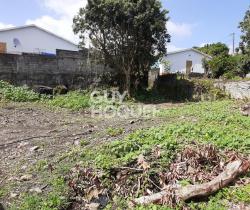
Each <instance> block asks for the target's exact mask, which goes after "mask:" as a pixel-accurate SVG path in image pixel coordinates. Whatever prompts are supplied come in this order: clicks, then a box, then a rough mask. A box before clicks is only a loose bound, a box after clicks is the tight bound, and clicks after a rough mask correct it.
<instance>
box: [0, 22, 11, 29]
mask: <svg viewBox="0 0 250 210" xmlns="http://www.w3.org/2000/svg"><path fill="white" fill-rule="evenodd" d="M11 27H14V25H12V24H5V23H1V22H0V29H4V28H11Z"/></svg>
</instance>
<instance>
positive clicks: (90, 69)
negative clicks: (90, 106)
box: [0, 50, 115, 89]
mask: <svg viewBox="0 0 250 210" xmlns="http://www.w3.org/2000/svg"><path fill="white" fill-rule="evenodd" d="M109 75H115V73H114V72H113V70H112V69H110V68H108V67H105V66H104V65H100V64H95V63H90V62H89V61H88V56H87V52H86V51H85V52H74V51H64V50H58V51H57V55H56V56H47V55H38V54H23V55H17V54H0V80H4V81H8V82H10V83H12V84H15V85H18V86H19V85H20V86H21V85H28V86H31V87H32V86H36V85H44V86H50V87H55V86H57V85H66V86H67V87H69V88H70V89H78V88H84V89H85V88H89V87H91V86H100V85H106V84H112V78H111V77H110V76H109Z"/></svg>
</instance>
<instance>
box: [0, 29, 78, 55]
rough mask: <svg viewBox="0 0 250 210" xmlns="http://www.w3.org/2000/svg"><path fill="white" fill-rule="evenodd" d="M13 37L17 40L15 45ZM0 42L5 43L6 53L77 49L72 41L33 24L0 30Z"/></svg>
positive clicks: (54, 52)
mask: <svg viewBox="0 0 250 210" xmlns="http://www.w3.org/2000/svg"><path fill="white" fill-rule="evenodd" d="M14 39H15V40H18V44H17V45H16V46H15V43H14ZM0 42H3V43H6V44H7V53H22V52H26V53H51V54H56V49H62V50H71V51H78V47H77V45H75V44H74V43H71V42H70V41H67V40H65V39H64V38H61V37H59V36H57V35H54V34H52V33H50V32H48V31H45V30H43V29H41V28H39V27H37V26H34V25H31V26H24V27H19V28H13V29H9V30H0ZM16 42H17V41H16Z"/></svg>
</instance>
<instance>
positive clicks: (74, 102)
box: [46, 91, 90, 110]
mask: <svg viewBox="0 0 250 210" xmlns="http://www.w3.org/2000/svg"><path fill="white" fill-rule="evenodd" d="M46 103H47V104H48V105H50V106H52V107H60V108H67V109H72V110H80V109H85V108H88V107H89V106H90V96H89V94H88V93H87V92H81V91H74V92H69V93H68V94H66V95H57V96H55V97H54V98H53V99H51V100H47V101H46Z"/></svg>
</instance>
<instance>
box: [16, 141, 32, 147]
mask: <svg viewBox="0 0 250 210" xmlns="http://www.w3.org/2000/svg"><path fill="white" fill-rule="evenodd" d="M28 144H29V143H28V142H22V143H20V144H19V145H18V148H22V147H25V146H27V145H28Z"/></svg>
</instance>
